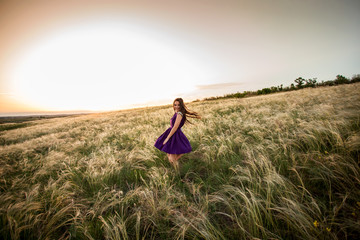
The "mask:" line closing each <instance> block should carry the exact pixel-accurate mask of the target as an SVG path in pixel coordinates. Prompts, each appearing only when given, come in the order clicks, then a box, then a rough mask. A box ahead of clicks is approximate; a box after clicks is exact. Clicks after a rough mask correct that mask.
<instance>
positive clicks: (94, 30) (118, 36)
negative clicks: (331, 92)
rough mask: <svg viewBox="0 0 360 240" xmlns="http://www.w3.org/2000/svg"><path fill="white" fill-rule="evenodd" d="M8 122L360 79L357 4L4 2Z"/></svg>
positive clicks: (2, 75)
mask: <svg viewBox="0 0 360 240" xmlns="http://www.w3.org/2000/svg"><path fill="white" fill-rule="evenodd" d="M0 26H1V27H0V41H1V44H0V112H3V113H4V112H7V113H10V112H23V111H40V110H41V111H67V110H75V111H76V110H95V111H101V110H117V109H124V108H131V107H140V106H153V105H163V104H171V103H172V101H173V99H175V98H176V97H182V98H183V99H184V101H185V102H190V101H192V100H195V99H202V98H205V97H211V96H223V95H224V94H228V93H235V92H243V91H249V90H257V89H261V88H265V87H271V86H277V85H280V84H284V86H288V85H290V84H291V83H293V81H294V80H295V79H296V78H298V77H303V78H306V79H308V78H315V77H316V78H317V79H318V81H322V80H324V81H325V80H333V79H335V77H336V75H338V74H342V75H344V76H346V77H348V78H351V77H352V76H353V75H354V74H360V44H358V42H359V39H360V1H358V0H342V1H340V0H338V1H334V0H315V1H314V0H296V1H295V0H262V1H260V0H246V1H243V0H237V1H236V0H233V1H230V0H229V1H226V0H218V1H214V0H202V1H196V0H182V1H174V0H167V1H157V0H152V1H122V0H118V1H115V0H113V1H110V0H98V1H93V0H78V1H66V0H61V1H60V0H52V1H45V0H0Z"/></svg>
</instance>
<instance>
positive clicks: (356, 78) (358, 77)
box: [351, 74, 360, 83]
mask: <svg viewBox="0 0 360 240" xmlns="http://www.w3.org/2000/svg"><path fill="white" fill-rule="evenodd" d="M356 82H360V74H355V75H354V76H353V77H352V78H351V83H356Z"/></svg>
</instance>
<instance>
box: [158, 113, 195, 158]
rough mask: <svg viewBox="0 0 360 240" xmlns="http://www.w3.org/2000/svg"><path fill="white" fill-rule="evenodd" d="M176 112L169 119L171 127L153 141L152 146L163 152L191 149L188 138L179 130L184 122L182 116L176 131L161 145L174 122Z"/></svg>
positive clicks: (187, 150) (175, 152)
mask: <svg viewBox="0 0 360 240" xmlns="http://www.w3.org/2000/svg"><path fill="white" fill-rule="evenodd" d="M178 113H179V112H178ZM178 113H175V114H174V116H173V117H172V118H171V119H170V126H171V127H169V128H168V129H167V130H166V131H165V132H164V133H163V134H162V135H161V136H160V137H159V138H158V139H157V140H156V142H155V145H154V146H155V147H156V148H157V149H159V150H161V151H163V152H166V153H170V154H182V153H189V152H191V151H192V148H191V145H190V142H189V140H188V139H187V138H186V136H185V134H184V133H183V132H182V131H181V127H182V126H183V125H184V123H185V118H184V117H183V118H182V119H181V122H180V125H179V127H178V128H177V130H176V132H175V133H174V134H173V135H172V136H171V138H170V139H169V140H168V141H167V142H166V143H165V145H163V143H164V141H165V139H166V138H167V136H168V135H169V133H170V131H171V129H172V127H173V126H174V124H175V120H176V116H177V114H178Z"/></svg>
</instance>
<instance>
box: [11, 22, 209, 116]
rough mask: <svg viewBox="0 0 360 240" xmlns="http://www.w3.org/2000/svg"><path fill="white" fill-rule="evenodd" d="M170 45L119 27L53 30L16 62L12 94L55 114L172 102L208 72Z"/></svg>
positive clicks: (167, 40)
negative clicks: (55, 112)
mask: <svg viewBox="0 0 360 240" xmlns="http://www.w3.org/2000/svg"><path fill="white" fill-rule="evenodd" d="M171 41H175V40H173V39H170V38H167V36H164V35H160V34H159V33H156V32H151V31H149V30H147V29H141V26H140V27H139V26H136V25H131V24H122V23H121V21H118V22H116V21H113V22H110V20H102V21H101V20H97V21H93V22H89V23H86V24H79V25H77V26H72V27H71V28H64V29H62V30H61V31H59V30H57V31H56V32H53V33H50V34H48V35H47V36H46V38H44V39H42V40H41V41H39V42H36V44H34V45H33V46H31V47H30V48H29V49H28V51H26V52H25V53H23V54H22V55H20V56H19V59H17V60H16V64H14V66H13V67H12V69H11V71H10V73H9V78H10V79H11V86H12V91H13V92H14V93H15V94H17V95H19V96H22V98H23V99H24V100H25V101H30V102H31V104H32V105H35V106H41V107H43V108H52V109H55V110H76V109H88V110H110V109H117V108H121V107H124V106H130V105H132V104H140V103H145V102H148V101H151V100H153V99H154V96H161V98H163V99H167V98H168V99H172V98H174V97H176V96H177V95H179V94H182V93H185V92H189V91H192V90H194V89H195V83H196V82H199V80H201V78H203V77H204V75H206V72H209V71H208V70H206V69H209V67H208V66H204V65H202V64H201V63H200V62H196V59H195V58H194V57H192V56H188V55H186V53H184V51H181V47H182V46H181V43H177V46H178V48H174V47H172V46H173V45H176V44H174V43H173V42H171ZM210 69H211V68H210ZM195 80H196V81H195Z"/></svg>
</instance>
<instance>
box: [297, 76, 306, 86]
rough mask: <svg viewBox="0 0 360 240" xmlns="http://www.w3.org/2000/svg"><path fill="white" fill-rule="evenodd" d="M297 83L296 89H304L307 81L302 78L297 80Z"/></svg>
mask: <svg viewBox="0 0 360 240" xmlns="http://www.w3.org/2000/svg"><path fill="white" fill-rule="evenodd" d="M295 82H296V84H297V85H296V87H297V88H302V87H303V85H304V82H305V79H303V78H302V77H298V78H297V79H295Z"/></svg>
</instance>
